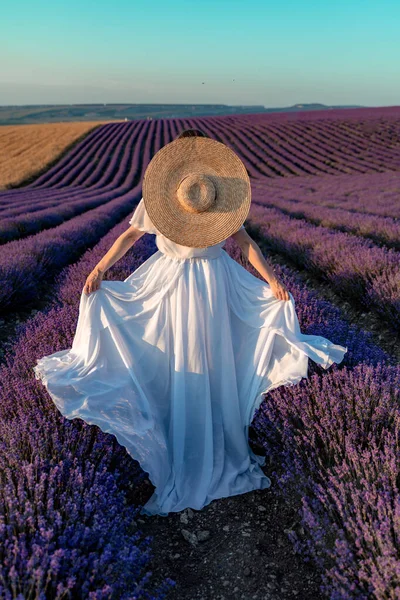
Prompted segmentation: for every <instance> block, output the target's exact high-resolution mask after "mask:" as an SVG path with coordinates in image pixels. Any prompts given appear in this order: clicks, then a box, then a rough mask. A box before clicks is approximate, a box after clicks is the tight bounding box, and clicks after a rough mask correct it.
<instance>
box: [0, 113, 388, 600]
mask: <svg viewBox="0 0 400 600" xmlns="http://www.w3.org/2000/svg"><path fill="white" fill-rule="evenodd" d="M188 127H196V128H199V129H202V130H203V131H204V132H205V133H207V134H208V135H209V136H210V137H212V138H214V139H216V140H218V141H221V142H223V143H225V144H227V145H228V146H229V147H230V148H232V149H233V150H234V151H235V152H236V153H237V154H238V155H239V156H240V157H241V159H242V160H243V162H244V164H245V165H246V168H247V170H248V173H249V176H250V179H251V184H252V193H253V199H252V206H251V209H250V213H249V216H248V219H247V221H246V223H245V225H246V228H247V230H248V232H249V233H250V235H252V236H253V237H254V238H255V239H256V240H257V242H259V243H260V245H261V246H262V248H263V251H264V252H265V253H266V255H268V253H271V255H272V256H273V257H275V258H276V260H277V263H276V270H277V271H278V272H279V275H280V276H281V278H282V280H283V281H284V283H285V284H286V285H287V287H288V289H289V290H290V291H291V292H292V294H293V297H294V299H295V303H296V311H297V314H298V317H299V322H300V326H301V328H302V331H304V332H305V333H310V334H317V335H323V336H326V337H328V338H329V339H331V340H332V341H333V342H335V343H338V344H342V345H344V346H347V347H348V352H347V354H346V355H345V358H344V360H343V362H342V363H341V364H340V365H333V366H332V367H331V368H330V369H329V371H323V369H321V368H320V367H319V366H318V365H316V364H315V363H311V361H310V371H309V378H308V379H304V380H302V381H301V382H300V383H299V384H298V385H296V386H295V387H281V388H277V389H276V390H273V391H272V392H271V393H270V394H268V395H267V396H266V397H265V400H264V402H263V403H262V404H261V406H260V408H259V410H258V411H257V413H256V415H255V418H254V420H253V423H252V426H251V431H250V433H251V436H252V440H253V442H254V443H255V444H256V445H257V446H258V447H259V448H260V449H263V451H264V452H265V453H266V454H267V464H269V465H270V466H269V472H268V475H269V476H271V478H272V481H273V486H274V487H275V488H277V489H278V490H279V494H280V495H281V498H282V501H283V502H284V501H285V498H286V497H288V496H289V495H290V496H291V497H295V498H296V499H297V504H298V508H299V522H298V525H297V526H296V528H294V529H293V530H291V531H290V532H288V537H289V539H290V541H291V543H292V544H293V547H294V548H295V550H296V552H298V553H299V555H300V556H301V557H302V558H303V559H304V561H306V562H308V563H311V564H313V565H314V568H315V569H316V570H317V571H318V572H319V573H320V577H321V588H320V589H321V593H322V594H323V596H324V597H326V598H330V599H332V600H348V599H353V598H354V599H363V600H364V599H365V600H367V599H369V598H378V599H379V600H388V599H400V406H399V403H400V362H399V358H398V357H399V352H398V347H399V341H400V260H399V256H400V255H399V252H400V108H398V109H396V108H388V109H385V108H379V109H378V108H376V109H348V110H331V111H315V112H307V113H299V114H296V113H276V114H254V115H232V116H226V117H224V116H218V117H203V118H192V119H158V120H152V121H147V120H146V121H145V120H138V121H131V122H126V123H107V124H105V125H102V126H100V127H98V128H96V129H95V130H94V131H92V132H90V133H89V134H88V135H87V136H86V137H85V139H84V140H83V141H81V142H80V143H79V144H77V145H76V146H75V147H74V148H73V149H72V150H71V151H70V152H69V153H68V154H67V155H66V156H64V157H63V158H62V159H61V160H60V161H59V162H58V163H57V164H56V165H54V166H53V167H51V168H50V169H49V170H48V171H46V172H45V173H43V174H42V175H41V176H39V177H38V178H37V179H36V180H35V181H33V182H32V183H30V184H29V185H26V186H24V187H20V188H16V189H12V190H8V191H3V192H0V248H1V253H0V323H1V324H2V325H3V326H4V331H5V332H9V331H10V330H9V329H7V323H10V322H14V321H15V322H16V319H17V318H18V317H19V315H20V314H21V311H22V312H23V314H24V319H23V320H24V322H23V323H21V324H20V325H19V326H18V327H17V328H16V329H15V331H14V330H13V333H12V334H9V335H8V337H6V335H5V334H4V333H3V334H2V343H3V346H4V347H5V348H6V352H5V354H4V359H3V360H2V364H1V365H0V381H1V388H0V395H1V402H0V480H1V486H0V490H1V496H0V597H1V598H5V599H6V600H9V599H14V598H18V599H22V598H24V599H25V598H27V599H31V598H32V599H33V598H46V599H47V598H54V599H61V598H74V597H82V598H93V599H94V598H95V599H96V600H97V599H117V598H123V599H124V600H128V599H133V598H135V599H136V598H138V599H139V598H140V599H142V598H143V599H150V598H154V599H158V598H164V597H167V598H168V597H169V595H172V594H173V593H174V588H175V586H176V581H175V578H174V577H175V575H174V572H173V571H171V573H170V577H169V578H166V579H165V581H163V583H162V584H161V585H160V584H157V585H156V584H155V583H154V580H153V577H152V572H151V569H150V564H151V551H152V540H151V539H150V538H145V537H144V536H143V535H141V531H140V527H138V524H137V510H138V507H139V506H140V505H139V504H138V502H137V499H136V498H137V496H136V493H137V491H138V490H140V489H141V488H142V487H143V483H144V482H145V479H146V474H145V473H144V472H143V471H142V470H141V468H140V465H139V463H137V461H134V460H132V458H130V457H129V456H128V455H127V453H126V451H125V450H124V448H122V447H121V446H119V445H118V443H117V442H116V440H115V438H114V437H113V436H111V435H109V434H105V433H102V432H101V431H100V430H99V429H98V428H97V427H92V426H89V425H87V424H86V423H84V422H82V421H81V420H79V419H76V420H74V421H73V422H70V421H68V420H66V419H64V418H63V417H61V416H60V415H59V413H58V411H57V410H56V408H55V407H54V405H53V403H52V401H51V400H50V398H49V397H48V395H47V393H46V392H45V390H44V388H43V386H42V385H41V384H40V382H39V381H37V380H35V378H34V374H33V370H32V367H33V365H34V364H35V361H36V359H37V358H38V357H41V356H44V355H47V354H50V353H52V352H56V351H58V350H61V349H64V348H67V347H70V345H71V343H72V338H73V334H74V331H75V327H76V323H77V317H78V305H79V297H80V294H81V290H82V287H83V284H84V281H85V279H86V277H87V275H88V274H89V272H90V270H91V269H92V268H93V267H94V266H95V264H96V263H97V262H98V261H99V259H100V258H101V257H102V256H103V255H104V253H105V252H106V251H107V250H108V248H109V247H110V246H111V244H112V243H113V241H114V240H115V238H116V237H117V236H118V235H119V234H120V233H122V231H124V229H125V228H127V227H128V220H129V216H130V215H131V213H132V211H133V210H134V208H135V206H136V205H137V203H138V202H139V200H140V198H141V185H142V178H143V174H144V171H145V169H146V167H147V165H148V163H149V161H150V160H151V158H152V156H153V155H154V154H155V152H157V150H159V149H160V148H161V147H162V146H164V145H165V144H167V143H169V142H170V141H172V140H173V139H175V137H176V136H177V134H178V133H179V132H180V131H182V130H183V129H186V128H188ZM156 249H157V248H156V246H155V243H154V236H151V235H149V234H146V235H145V236H143V237H142V238H141V239H140V240H139V241H138V242H137V244H135V246H134V247H133V248H132V249H131V251H129V252H128V253H127V254H126V255H125V256H124V257H123V258H122V259H121V260H120V261H118V262H117V264H115V265H114V266H113V267H112V268H111V269H110V270H109V271H108V272H107V274H106V279H124V278H126V277H127V276H128V275H129V274H130V273H131V272H132V271H133V270H134V269H135V268H137V267H138V266H139V265H140V264H141V263H142V262H143V261H144V260H146V259H147V258H148V257H149V256H150V255H151V254H152V253H154V252H155V251H156ZM225 250H226V251H227V252H228V253H229V254H230V255H231V256H232V257H233V258H235V259H236V260H238V261H239V262H241V264H243V265H244V266H245V267H246V268H248V269H249V270H250V272H252V273H253V274H254V275H256V276H258V277H260V276H259V275H258V274H257V272H256V271H255V270H254V269H253V268H252V267H251V266H249V265H248V264H247V261H245V260H244V258H243V257H242V255H241V252H240V250H239V248H238V247H237V246H236V244H235V243H234V242H233V240H231V239H229V240H228V241H227V243H226V245H225ZM278 259H279V260H278ZM307 281H308V282H309V283H307ZM318 290H326V294H323V293H322V292H321V291H318ZM327 296H329V298H330V300H328V299H327ZM345 303H347V304H348V306H349V310H348V311H346V310H345V309H344V306H345ZM350 309H351V310H350ZM27 311H30V312H29V314H28V312H27ZM358 314H360V315H361V314H363V315H367V317H368V315H369V316H370V318H371V319H375V321H376V320H378V321H379V323H380V324H381V332H380V333H382V336H383V338H385V339H390V340H391V344H390V345H389V346H390V350H388V347H389V346H388V344H380V342H379V340H380V338H379V336H377V335H373V334H372V333H371V332H370V331H368V330H367V329H363V327H362V326H360V323H359V320H358V319H357V318H355V317H354V315H358ZM383 338H382V339H383ZM255 533H256V532H255ZM267 567H268V564H265V568H267Z"/></svg>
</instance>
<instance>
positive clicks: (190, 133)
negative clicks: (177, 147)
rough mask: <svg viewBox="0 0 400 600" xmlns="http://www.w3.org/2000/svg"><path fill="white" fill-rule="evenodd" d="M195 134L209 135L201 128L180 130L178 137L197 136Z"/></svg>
mask: <svg viewBox="0 0 400 600" xmlns="http://www.w3.org/2000/svg"><path fill="white" fill-rule="evenodd" d="M195 136H199V137H208V135H207V134H206V133H204V131H201V129H184V130H183V131H181V132H180V134H179V135H178V136H177V137H176V139H177V140H179V138H183V137H195Z"/></svg>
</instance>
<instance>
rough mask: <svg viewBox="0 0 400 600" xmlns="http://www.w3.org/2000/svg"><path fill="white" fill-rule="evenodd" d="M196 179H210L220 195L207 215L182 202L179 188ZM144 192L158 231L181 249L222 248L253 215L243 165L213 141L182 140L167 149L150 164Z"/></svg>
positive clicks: (146, 172)
mask: <svg viewBox="0 0 400 600" xmlns="http://www.w3.org/2000/svg"><path fill="white" fill-rule="evenodd" d="M192 173H201V174H203V175H206V176H207V177H209V178H210V179H211V180H212V181H213V183H214V185H215V188H216V190H217V194H216V200H215V204H214V205H213V206H212V207H210V208H209V209H208V210H207V211H204V212H199V213H193V212H188V211H186V210H185V209H184V207H183V206H182V205H181V203H180V202H179V201H178V198H177V194H176V190H177V188H178V185H179V183H180V181H181V180H182V179H183V178H184V177H186V176H187V175H190V174H192ZM142 188H143V190H142V191H143V194H142V195H143V201H144V204H145V207H146V211H147V213H148V215H149V217H150V220H151V221H152V223H153V224H154V226H155V227H156V228H157V229H158V231H160V233H162V234H163V235H165V236H166V237H167V238H169V239H170V240H172V241H173V242H175V243H177V244H180V245H182V246H189V247H194V248H204V247H207V246H212V245H214V244H218V243H220V242H221V241H223V240H225V239H226V238H228V237H229V236H230V235H232V234H233V233H235V232H236V231H237V230H238V229H239V228H240V226H241V225H242V224H243V222H244V221H245V219H246V217H247V215H248V213H249V210H250V204H251V186H250V179H249V176H248V173H247V170H246V167H245V165H244V164H243V162H242V161H241V160H240V158H239V157H238V156H237V154H235V152H233V150H231V149H230V148H228V146H226V145H225V144H222V143H221V142H217V141H216V140H213V139H210V138H203V137H197V136H196V137H187V138H180V139H177V140H174V141H173V142H170V143H169V144H167V145H165V146H163V147H162V148H161V149H160V150H159V151H158V152H157V153H156V154H155V155H154V156H153V158H152V160H151V161H150V163H149V165H148V167H147V169H146V171H145V174H144V179H143V186H142Z"/></svg>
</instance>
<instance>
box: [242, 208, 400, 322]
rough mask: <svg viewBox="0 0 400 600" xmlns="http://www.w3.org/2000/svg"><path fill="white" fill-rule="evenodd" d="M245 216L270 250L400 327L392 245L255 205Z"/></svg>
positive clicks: (399, 280)
mask: <svg viewBox="0 0 400 600" xmlns="http://www.w3.org/2000/svg"><path fill="white" fill-rule="evenodd" d="M248 218H249V223H250V224H253V225H256V226H257V227H259V229H260V232H261V234H262V236H263V238H264V240H265V243H266V244H267V246H268V247H269V248H271V249H272V250H273V251H276V252H279V253H281V254H283V255H284V256H287V257H288V258H289V259H290V260H291V261H292V262H294V263H295V264H296V265H297V266H299V267H301V268H305V269H307V270H309V271H310V272H312V273H314V274H315V275H317V276H318V277H319V278H320V279H322V280H324V281H328V282H329V283H330V285H331V286H332V287H333V288H334V289H335V291H336V292H337V293H338V294H339V295H341V296H343V297H345V298H346V299H348V300H349V301H351V302H353V303H354V304H355V305H359V306H360V305H361V306H363V307H365V308H367V309H372V310H375V311H376V312H377V313H379V314H380V315H381V316H382V317H383V318H384V319H385V320H387V321H388V322H389V323H390V324H391V325H392V326H393V327H394V329H396V330H398V329H399V328H400V277H399V276H400V272H399V259H398V254H397V252H395V251H394V250H393V249H389V250H387V249H386V248H379V247H377V246H375V245H373V243H372V242H370V241H368V240H366V239H361V238H359V237H355V236H353V235H350V234H347V233H341V232H334V231H331V230H329V229H326V228H324V227H319V226H317V225H312V224H311V223H306V222H305V221H299V220H297V219H292V218H290V217H288V216H287V215H284V214H282V212H280V211H279V210H276V209H274V208H266V207H264V206H260V205H258V204H256V203H253V204H252V205H251V208H250V213H249V217H248Z"/></svg>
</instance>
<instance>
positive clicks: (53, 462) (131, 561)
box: [0, 220, 175, 600]
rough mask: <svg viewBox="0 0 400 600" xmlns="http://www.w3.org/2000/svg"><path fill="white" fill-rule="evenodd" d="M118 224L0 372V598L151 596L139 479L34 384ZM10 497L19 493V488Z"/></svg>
mask: <svg viewBox="0 0 400 600" xmlns="http://www.w3.org/2000/svg"><path fill="white" fill-rule="evenodd" d="M127 226H128V225H127V222H126V220H124V221H123V222H122V223H120V224H119V225H118V226H116V227H114V229H112V230H111V231H110V232H109V233H108V234H107V235H106V236H104V237H103V238H102V239H101V241H100V242H99V243H98V245H97V246H96V247H95V248H93V249H92V250H89V251H88V252H86V253H85V255H84V256H83V257H82V258H81V260H80V261H79V262H78V263H76V264H75V265H72V266H70V267H67V268H66V269H64V271H63V272H62V274H61V275H60V276H59V277H58V279H57V288H56V292H57V293H56V300H55V302H54V305H53V306H50V307H49V308H48V309H47V310H46V311H44V312H41V313H38V314H37V315H36V316H35V317H34V318H32V319H31V320H30V321H29V322H28V323H27V324H25V325H23V326H21V327H20V329H19V331H18V332H17V336H18V339H17V340H16V341H15V343H14V344H13V345H12V347H10V351H9V353H8V356H7V359H6V364H5V365H3V366H1V367H0V380H1V382H2V384H1V388H0V399H1V401H0V438H1V440H2V443H1V445H0V473H1V477H2V490H3V494H2V496H1V502H0V522H1V523H2V525H3V526H2V527H0V595H1V597H2V598H5V599H11V598H15V597H17V595H18V594H20V595H21V597H30V596H31V595H32V594H33V593H34V594H35V597H46V598H47V597H51V598H59V599H61V598H64V597H89V595H90V594H92V595H93V597H96V598H99V599H104V600H106V599H107V600H108V599H111V598H121V599H123V600H125V599H126V600H128V599H130V598H133V597H135V598H140V599H142V598H143V599H148V600H150V599H152V598H154V599H158V598H160V599H161V598H164V597H165V595H166V593H167V592H168V591H169V590H170V589H171V587H172V586H173V585H174V584H175V582H174V581H173V580H171V579H170V578H166V579H165V580H164V582H163V583H162V584H161V585H160V586H159V587H158V588H157V589H154V585H153V584H152V579H151V575H152V573H151V571H148V567H149V564H150V559H151V557H152V551H151V541H152V537H146V538H145V539H142V536H143V534H142V532H141V531H139V530H138V529H137V524H136V517H137V514H138V512H139V509H140V507H137V506H136V505H135V503H134V499H133V498H134V497H133V496H132V494H134V493H135V491H136V490H137V488H138V486H140V485H141V484H142V482H144V480H145V478H146V477H145V473H144V472H143V471H142V469H141V468H140V465H139V463H138V462H137V461H136V460H135V459H132V457H130V456H129V455H128V453H127V452H126V450H125V448H123V447H122V446H120V445H119V444H118V443H117V441H116V439H115V437H114V436H112V435H110V434H106V433H104V432H102V431H101V430H100V429H99V428H98V427H95V426H89V425H88V424H86V423H85V422H83V421H82V420H81V419H74V420H71V421H69V420H67V419H65V418H64V417H62V416H61V415H60V413H59V412H58V410H57V409H56V407H55V406H54V403H53V402H52V401H51V399H50V398H49V396H48V394H47V392H46V390H45V388H44V387H43V385H42V384H41V383H40V381H37V380H36V379H35V377H34V373H33V369H32V367H33V366H34V364H35V363H36V360H37V359H38V358H39V357H41V356H45V355H48V354H50V353H52V352H56V351H58V350H61V349H65V348H68V347H71V345H72V339H73V335H74V332H75V329H76V324H77V318H78V312H79V298H80V294H81V292H82V289H83V284H84V282H85V279H86V277H87V275H88V273H89V272H90V271H91V270H92V268H93V267H94V266H95V264H96V263H97V262H98V261H99V259H100V258H101V257H102V256H103V255H104V254H105V253H106V251H107V250H108V249H109V247H110V246H111V245H112V243H113V241H114V240H115V239H116V237H117V236H118V235H120V234H121V233H122V231H123V230H124V229H125V228H126V227H127ZM149 238H150V236H144V237H143V238H141V240H139V241H138V243H137V244H136V245H135V248H134V249H133V250H131V251H130V252H128V253H127V254H126V255H125V256H124V257H123V259H121V260H120V261H118V263H117V265H114V267H113V268H112V269H110V270H109V271H108V273H107V279H124V278H125V277H127V276H128V275H129V274H130V272H132V270H134V269H136V268H137V267H138V266H139V265H140V264H141V263H142V262H143V261H144V260H146V259H147V258H149V257H150V256H151V254H152V253H153V252H154V251H155V250H156V247H155V245H154V242H153V240H152V239H151V238H150V239H149ZM16 490H17V491H16Z"/></svg>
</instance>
